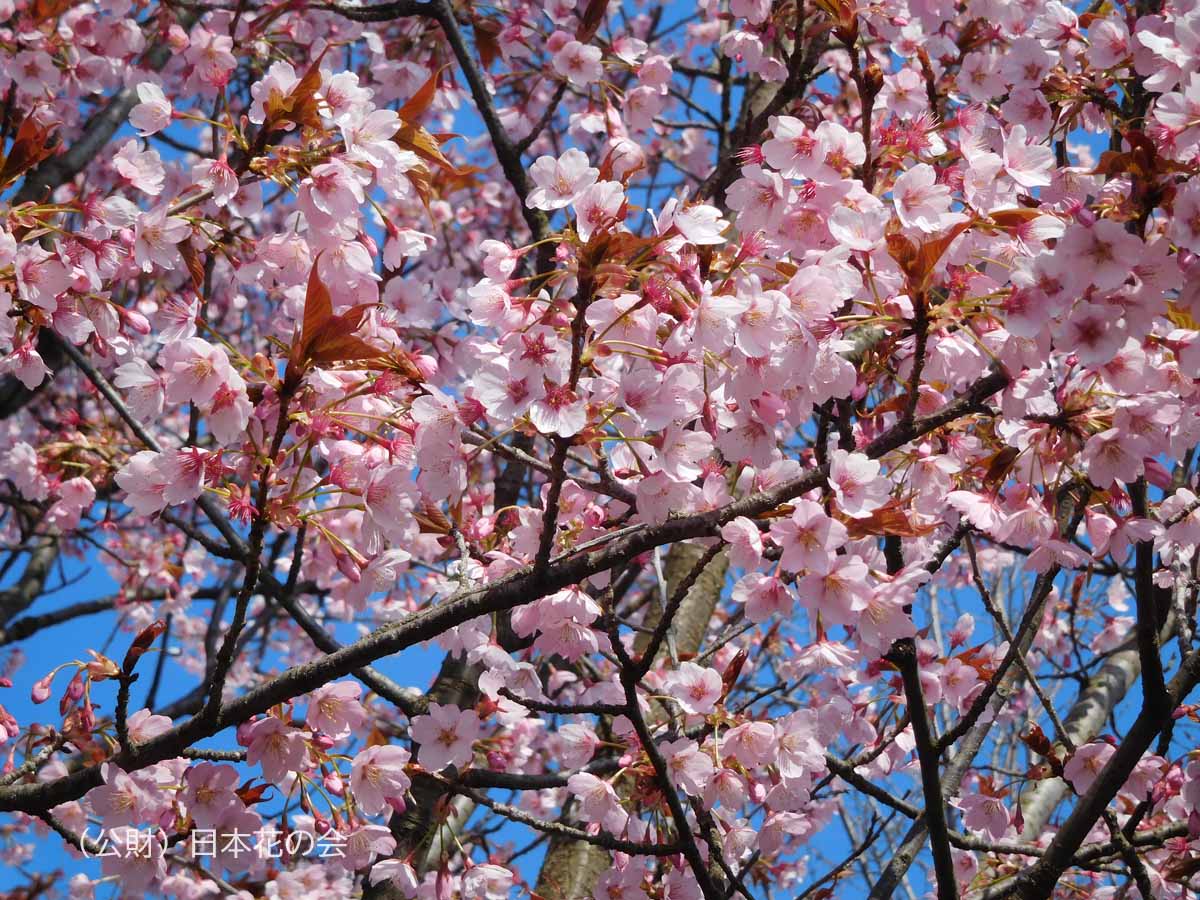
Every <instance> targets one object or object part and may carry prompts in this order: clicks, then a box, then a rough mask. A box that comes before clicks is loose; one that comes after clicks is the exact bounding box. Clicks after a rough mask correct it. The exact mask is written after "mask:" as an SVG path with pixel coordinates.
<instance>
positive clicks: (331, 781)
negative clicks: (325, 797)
mask: <svg viewBox="0 0 1200 900" xmlns="http://www.w3.org/2000/svg"><path fill="white" fill-rule="evenodd" d="M325 790H327V791H329V793H331V794H333V796H335V797H340V796H342V794H344V793H345V792H346V783H345V782H344V781H342V776H341V775H339V774H338V773H337V772H330V773H329V774H328V775H326V776H325Z"/></svg>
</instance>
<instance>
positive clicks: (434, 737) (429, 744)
mask: <svg viewBox="0 0 1200 900" xmlns="http://www.w3.org/2000/svg"><path fill="white" fill-rule="evenodd" d="M411 731H412V736H413V740H414V741H416V742H417V743H418V744H420V745H421V749H420V751H419V752H418V753H417V762H419V763H420V764H421V765H422V766H424V767H425V768H426V769H429V770H431V771H437V770H439V769H444V768H446V767H447V766H456V767H458V768H463V767H464V766H466V765H467V764H469V763H470V762H471V760H472V759H473V758H474V751H473V750H472V745H473V744H474V743H475V741H476V740H478V739H479V736H480V732H481V729H480V725H479V716H478V715H476V714H475V711H474V710H471V709H459V708H458V707H457V706H453V705H446V706H443V705H442V704H440V703H430V704H429V714H428V715H423V716H417V717H416V718H414V719H413V722H412V728H411Z"/></svg>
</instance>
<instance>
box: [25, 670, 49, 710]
mask: <svg viewBox="0 0 1200 900" xmlns="http://www.w3.org/2000/svg"><path fill="white" fill-rule="evenodd" d="M53 680H54V673H53V672H51V673H50V674H49V675H47V676H46V677H45V678H41V679H39V680H37V681H35V682H34V683H33V690H32V691H30V699H32V700H33V702H34V703H45V702H46V701H47V700H49V699H50V682H52V681H53Z"/></svg>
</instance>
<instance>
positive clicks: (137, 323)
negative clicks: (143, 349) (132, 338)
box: [121, 309, 150, 334]
mask: <svg viewBox="0 0 1200 900" xmlns="http://www.w3.org/2000/svg"><path fill="white" fill-rule="evenodd" d="M121 318H122V319H124V320H125V324H126V325H128V326H129V327H130V328H131V329H132V330H133V331H135V332H137V333H138V334H149V333H150V320H149V319H147V318H146V317H145V316H143V315H142V314H141V313H140V312H138V311H137V310H133V309H122V310H121Z"/></svg>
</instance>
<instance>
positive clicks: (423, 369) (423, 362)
mask: <svg viewBox="0 0 1200 900" xmlns="http://www.w3.org/2000/svg"><path fill="white" fill-rule="evenodd" d="M413 364H414V365H415V366H416V367H417V371H418V372H420V373H421V377H422V378H424V379H426V380H427V381H428V380H430V379H432V378H433V376H434V375H436V374H437V360H436V359H434V358H433V357H432V356H429V355H428V354H425V353H419V354H416V355H414V356H413Z"/></svg>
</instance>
